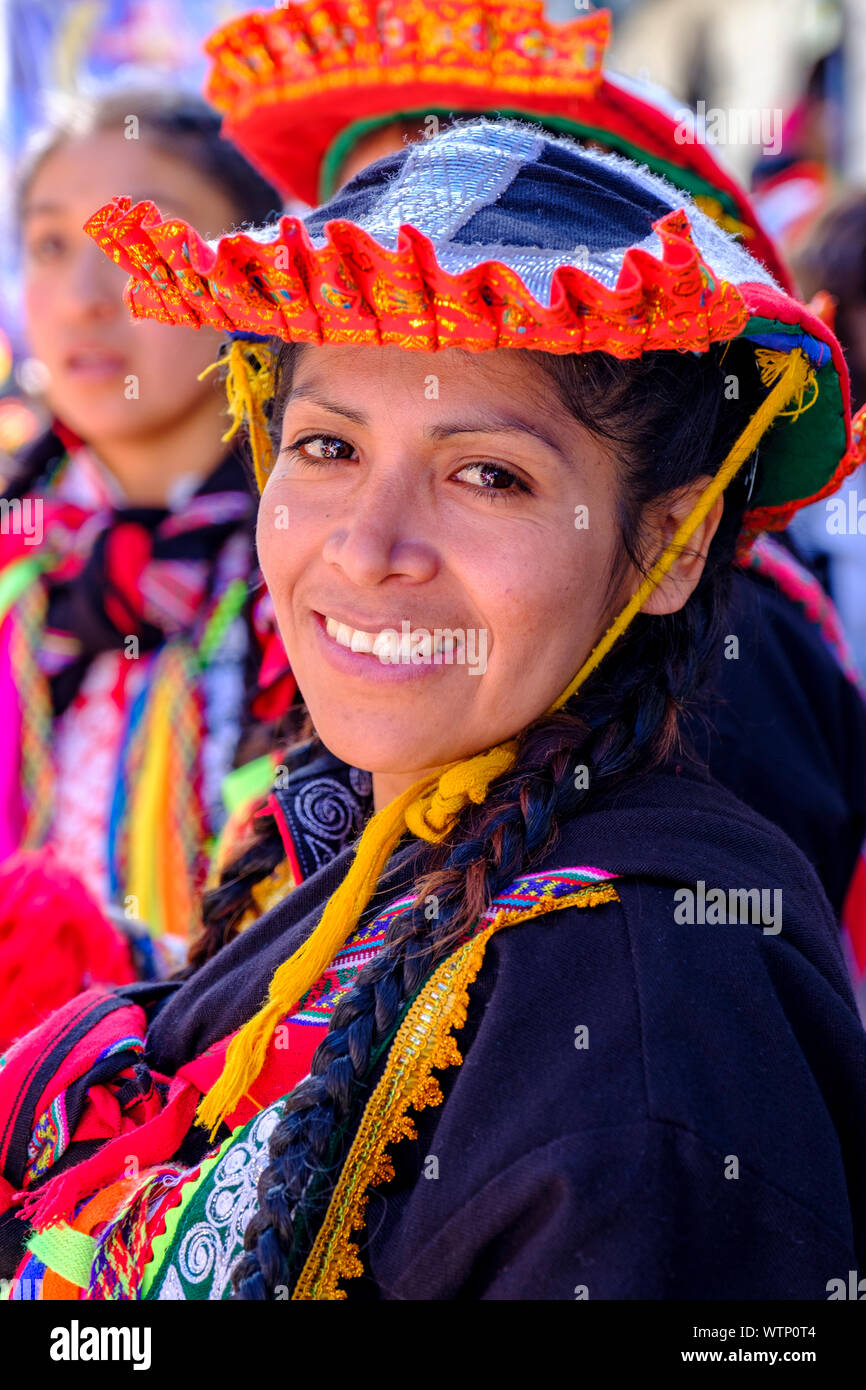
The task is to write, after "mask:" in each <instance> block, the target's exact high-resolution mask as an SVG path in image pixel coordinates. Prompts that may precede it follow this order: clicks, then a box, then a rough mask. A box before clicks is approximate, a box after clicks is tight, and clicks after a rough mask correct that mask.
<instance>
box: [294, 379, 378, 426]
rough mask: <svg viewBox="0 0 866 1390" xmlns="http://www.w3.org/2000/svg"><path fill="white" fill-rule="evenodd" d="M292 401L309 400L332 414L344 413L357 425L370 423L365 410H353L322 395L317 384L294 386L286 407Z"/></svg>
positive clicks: (347, 418)
mask: <svg viewBox="0 0 866 1390" xmlns="http://www.w3.org/2000/svg"><path fill="white" fill-rule="evenodd" d="M292 401H309V402H310V404H311V405H317V406H319V407H320V409H322V410H327V411H330V413H331V414H332V415H342V416H343V417H344V418H345V419H346V420H351V421H352V422H353V423H354V424H356V425H366V424H369V417H368V416H367V415H365V414H364V412H363V410H353V409H352V408H351V406H348V405H340V403H339V402H338V401H329V400H328V399H327V397H325V396H323V395H321V393H320V392H319V391H318V390H317V389H316V387H315V386H304V385H300V386H293V387H292V389H291V391H290V392H289V394H288V396H287V397H286V409H288V407H289V406H290V405H291V403H292Z"/></svg>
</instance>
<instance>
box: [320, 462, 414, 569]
mask: <svg viewBox="0 0 866 1390" xmlns="http://www.w3.org/2000/svg"><path fill="white" fill-rule="evenodd" d="M322 553H323V558H324V559H325V560H326V561H327V562H328V563H329V564H333V565H337V566H339V568H340V569H342V570H343V572H344V573H345V575H346V576H347V578H348V579H350V580H351V581H352V582H353V583H355V584H358V585H364V586H369V585H371V584H381V583H382V581H383V580H385V579H390V578H393V577H400V578H403V579H408V580H411V581H412V582H413V583H416V584H421V583H424V582H425V581H427V580H429V579H432V578H433V576H434V575H435V573H436V570H437V568H438V564H439V560H438V550H437V546H436V541H435V517H434V515H433V512H432V508H431V507H429V506H428V505H427V504H425V503H424V502H423V499H422V498H421V497H420V496H419V494H418V492H417V490H416V491H414V492H413V490H412V488H411V487H410V486H409V483H408V479H405V480H404V479H395V478H394V477H393V476H392V477H390V478H387V479H383V480H376V479H372V478H371V479H369V480H367V481H366V482H364V483H362V484H361V485H360V486H359V488H358V489H356V490H355V492H354V496H353V499H352V505H351V508H350V509H347V511H346V513H345V514H344V515H343V516H341V517H340V519H339V520H338V521H337V522H336V524H335V526H334V528H333V530H332V531H331V532H330V534H329V535H328V537H327V540H326V541H325V545H324V547H323V552H322Z"/></svg>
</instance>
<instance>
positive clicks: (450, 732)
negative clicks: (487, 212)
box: [258, 346, 634, 781]
mask: <svg viewBox="0 0 866 1390" xmlns="http://www.w3.org/2000/svg"><path fill="white" fill-rule="evenodd" d="M530 357H531V354H530V353H523V352H519V351H497V352H490V353H484V354H469V353H465V352H462V351H459V350H455V349H450V350H446V351H444V352H440V353H436V354H435V356H434V355H430V354H426V353H415V352H404V351H402V350H400V349H399V348H396V347H382V348H373V347H351V346H347V347H322V348H315V349H304V350H303V351H301V352H300V354H299V355H298V357H297V358H296V361H295V370H294V376H293V381H292V389H291V393H290V395H289V398H288V402H287V405H286V409H285V414H284V418H283V425H282V449H281V453H280V455H279V457H278V459H277V462H276V466H275V469H274V471H273V474H272V475H271V477H270V479H269V481H268V484H267V487H266V488H265V491H264V494H263V496H262V501H261V507H260V511H259V523H258V545H259V555H260V559H261V564H262V568H263V570H264V574H265V578H266V580H267V584H268V588H269V589H270V592H271V594H272V596H273V601H274V605H275V609H276V614H277V621H278V624H279V628H280V632H281V634H282V637H283V641H284V643H285V646H286V650H287V652H288V655H289V659H290V661H291V664H292V668H293V670H294V672H295V674H296V676H297V679H298V683H299V686H300V688H301V691H302V693H303V695H304V698H305V700H306V703H307V707H308V709H309V711H310V714H311V716H312V719H313V722H314V724H315V726H316V729H317V731H318V733H319V735H320V737H321V738H322V740H323V742H324V743H325V745H326V746H327V747H328V748H330V749H331V751H332V752H334V753H335V754H336V755H337V756H338V757H340V758H342V759H344V760H345V761H346V762H348V763H350V764H353V765H355V766H360V767H363V768H366V769H368V770H369V771H372V772H374V773H376V772H378V773H387V774H389V775H393V776H400V777H404V776H405V775H407V774H417V775H420V774H422V773H423V772H425V771H427V770H428V769H432V768H438V767H441V766H442V765H443V764H445V763H448V762H451V761H452V760H454V759H457V758H462V757H465V756H468V755H470V754H473V753H475V752H478V751H479V750H481V749H485V748H488V747H490V746H491V745H492V744H495V743H498V742H500V741H502V740H503V739H507V738H509V737H510V736H512V735H514V734H517V733H518V732H519V731H520V730H521V729H523V728H524V727H525V726H526V725H527V724H528V723H530V722H531V721H532V720H533V719H535V718H536V717H537V716H539V715H541V714H542V713H543V712H544V711H545V710H546V709H547V708H548V707H549V705H550V704H552V702H553V701H554V700H555V699H556V697H557V696H558V695H559V694H560V693H561V692H562V691H563V690H564V688H565V686H566V685H567V684H568V682H569V680H570V679H571V677H572V676H574V674H575V673H576V671H577V670H578V668H579V666H580V664H581V662H582V661H583V659H584V657H585V656H586V655H587V653H588V652H589V650H590V649H591V647H592V646H593V644H594V643H595V641H596V640H597V638H598V637H599V635H600V633H601V632H602V630H603V629H604V627H605V626H606V623H607V620H608V617H609V614H610V613H611V611H612V610H616V609H618V608H619V606H621V604H622V602H623V601H624V599H625V597H626V596H627V594H628V593H630V592H631V589H632V588H633V587H634V580H633V574H632V573H631V571H629V572H628V573H625V574H623V575H622V576H621V578H620V582H619V583H618V584H617V585H615V586H614V588H613V590H611V587H610V585H611V577H612V568H613V562H614V557H615V556H616V555H618V553H619V538H618V527H617V520H616V479H615V470H614V466H613V464H612V462H611V460H610V459H609V458H608V457H607V455H606V454H604V453H603V451H602V449H601V448H600V446H599V445H598V444H596V443H595V442H594V441H593V440H592V438H591V437H590V436H589V435H588V434H587V433H586V431H585V430H583V429H582V428H581V427H580V426H579V425H578V424H577V422H576V421H575V420H574V418H573V417H572V416H571V415H569V414H568V413H567V411H566V410H565V407H564V406H563V405H562V404H561V402H560V401H559V399H558V397H557V396H556V394H555V392H554V390H553V387H552V385H550V384H548V383H547V381H546V379H545V377H544V376H543V375H542V374H541V372H540V370H539V369H538V367H533V366H532V363H531V362H530V360H529V359H530ZM449 630H450V632H451V634H452V636H451V638H450V639H449V637H448V635H447V634H448V632H449ZM390 634H394V635H390ZM449 648H450V655H451V660H450V661H449V660H448V653H449ZM437 658H438V659H437ZM411 780H414V778H412V777H411V776H410V777H408V781H411Z"/></svg>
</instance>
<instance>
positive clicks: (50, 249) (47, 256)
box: [27, 233, 66, 265]
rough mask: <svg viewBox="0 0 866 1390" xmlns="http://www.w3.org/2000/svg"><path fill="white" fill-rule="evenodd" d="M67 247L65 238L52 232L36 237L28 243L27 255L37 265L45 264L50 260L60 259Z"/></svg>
mask: <svg viewBox="0 0 866 1390" xmlns="http://www.w3.org/2000/svg"><path fill="white" fill-rule="evenodd" d="M65 249H66V243H65V242H64V240H63V238H62V237H60V236H56V235H55V234H53V233H51V234H50V235H48V234H46V235H45V236H40V237H36V238H35V239H34V240H33V241H31V242H29V243H28V246H27V255H28V257H29V258H30V260H31V261H35V262H36V264H37V265H45V264H47V263H48V262H49V261H56V260H59V259H60V257H61V256H62V255H63V253H64V251H65Z"/></svg>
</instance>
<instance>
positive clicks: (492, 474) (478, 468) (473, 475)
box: [454, 463, 529, 494]
mask: <svg viewBox="0 0 866 1390" xmlns="http://www.w3.org/2000/svg"><path fill="white" fill-rule="evenodd" d="M454 477H455V478H458V479H459V480H460V481H461V482H463V483H468V484H469V486H470V487H474V488H477V489H478V490H479V491H480V492H485V493H488V494H489V493H496V492H498V493H500V494H502V493H517V492H528V491H529V488H528V487H527V486H526V484H525V483H524V482H522V480H521V479H520V478H518V477H517V475H516V474H515V473H511V472H509V470H508V469H507V468H503V467H502V465H501V464H499V463H467V464H466V466H465V467H464V468H461V469H460V471H459V472H458V473H455V474H454Z"/></svg>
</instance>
